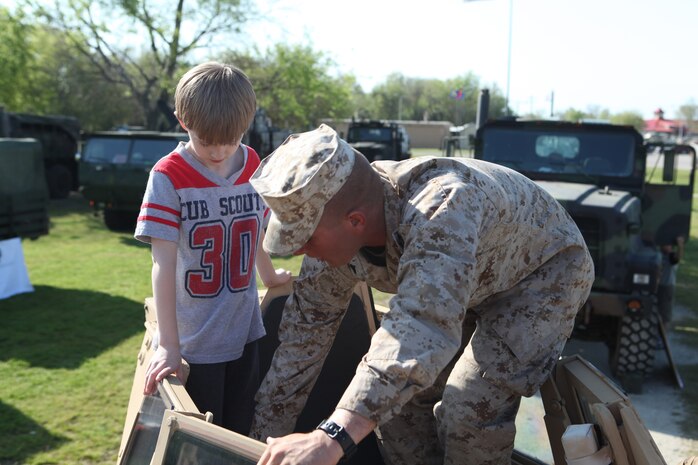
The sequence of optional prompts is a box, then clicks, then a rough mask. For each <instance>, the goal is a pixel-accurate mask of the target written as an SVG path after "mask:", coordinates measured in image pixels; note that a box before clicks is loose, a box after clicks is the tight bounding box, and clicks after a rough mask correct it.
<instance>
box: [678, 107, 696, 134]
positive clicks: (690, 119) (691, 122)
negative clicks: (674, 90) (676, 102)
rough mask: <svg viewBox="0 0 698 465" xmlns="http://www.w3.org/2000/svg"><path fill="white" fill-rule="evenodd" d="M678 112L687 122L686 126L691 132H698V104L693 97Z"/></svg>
mask: <svg viewBox="0 0 698 465" xmlns="http://www.w3.org/2000/svg"><path fill="white" fill-rule="evenodd" d="M678 113H679V114H678V116H679V118H681V119H683V120H684V121H685V122H686V127H687V128H688V131H689V132H691V133H695V132H698V128H697V127H696V126H697V125H696V115H697V114H698V105H696V103H695V101H694V100H693V99H691V100H689V101H688V102H686V103H685V104H683V105H681V106H680V107H679V112H678Z"/></svg>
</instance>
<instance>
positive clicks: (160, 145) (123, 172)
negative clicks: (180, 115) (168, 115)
mask: <svg viewBox="0 0 698 465" xmlns="http://www.w3.org/2000/svg"><path fill="white" fill-rule="evenodd" d="M187 140H189V136H188V135H187V134H186V133H182V132H151V131H105V132H95V133H91V134H87V135H85V137H84V141H83V145H82V150H81V152H80V154H79V156H78V159H79V173H80V192H81V193H82V195H83V196H84V197H85V198H86V199H87V200H88V201H89V202H90V206H92V207H93V208H94V210H95V212H96V213H97V212H103V215H104V223H105V224H106V226H107V228H109V229H111V230H113V231H125V230H129V229H133V227H134V226H135V223H136V218H137V217H138V212H139V211H140V207H141V202H142V200H143V194H144V193H145V186H146V184H147V182H148V175H149V173H150V170H151V168H152V167H153V165H155V163H156V162H157V161H158V160H159V159H160V158H162V157H163V156H165V155H167V154H169V153H171V152H172V151H173V150H174V149H175V147H177V144H178V143H179V142H180V141H185V142H186V141H187Z"/></svg>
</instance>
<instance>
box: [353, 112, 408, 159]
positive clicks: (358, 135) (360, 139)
mask: <svg viewBox="0 0 698 465" xmlns="http://www.w3.org/2000/svg"><path fill="white" fill-rule="evenodd" d="M346 141H347V142H348V143H349V144H350V145H351V146H352V147H354V148H355V149H356V150H358V151H359V152H361V153H362V154H363V155H364V156H365V157H366V158H367V159H368V161H369V162H373V161H376V160H405V159H407V158H409V157H410V141H409V135H408V134H407V131H406V130H405V128H404V127H403V126H401V125H399V124H397V123H394V122H389V121H378V120H369V121H352V122H351V123H349V128H348V129H347V137H346Z"/></svg>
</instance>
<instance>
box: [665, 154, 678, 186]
mask: <svg viewBox="0 0 698 465" xmlns="http://www.w3.org/2000/svg"><path fill="white" fill-rule="evenodd" d="M663 155H664V171H663V172H662V181H664V182H674V179H675V174H676V153H675V152H674V150H673V149H668V150H665V151H664V152H663Z"/></svg>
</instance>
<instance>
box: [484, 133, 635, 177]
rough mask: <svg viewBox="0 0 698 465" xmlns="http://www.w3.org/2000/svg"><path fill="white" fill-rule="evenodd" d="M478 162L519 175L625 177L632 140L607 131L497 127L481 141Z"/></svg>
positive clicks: (631, 162) (630, 172)
mask: <svg viewBox="0 0 698 465" xmlns="http://www.w3.org/2000/svg"><path fill="white" fill-rule="evenodd" d="M482 159H483V160H487V161H491V162H494V163H499V164H502V165H505V166H508V167H510V168H513V169H516V170H519V171H523V172H537V173H564V174H579V175H599V176H611V177H629V176H632V175H633V169H634V159H635V139H634V138H633V137H630V136H628V135H627V134H619V133H613V132H610V131H609V132H598V133H574V134H572V133H564V132H562V131H560V132H558V133H556V134H550V133H549V132H548V133H545V132H542V131H536V130H531V131H520V130H518V131H517V130H508V129H499V128H497V129H493V130H490V131H489V132H488V133H487V136H486V137H485V138H484V145H483V149H482Z"/></svg>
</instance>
